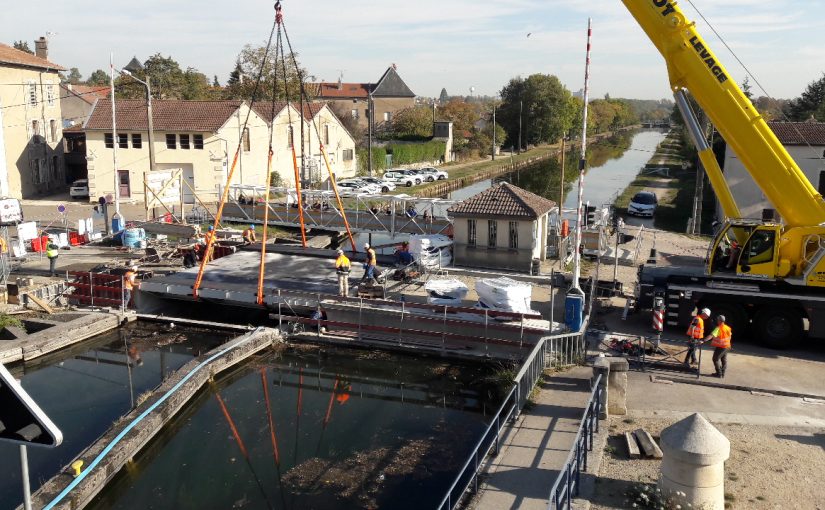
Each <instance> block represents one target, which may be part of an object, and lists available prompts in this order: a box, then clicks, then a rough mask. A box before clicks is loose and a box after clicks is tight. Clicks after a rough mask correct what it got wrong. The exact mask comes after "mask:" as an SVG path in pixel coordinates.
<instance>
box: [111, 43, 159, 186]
mask: <svg viewBox="0 0 825 510" xmlns="http://www.w3.org/2000/svg"><path fill="white" fill-rule="evenodd" d="M135 64H137V65H135ZM142 68H143V66H141V65H140V62H138V61H137V59H132V61H131V62H129V65H127V66H126V67H125V68H123V69H121V70H120V74H122V75H125V76H128V77H130V78H132V79H133V80H135V81H136V82H138V83H140V84H142V85H143V86H144V87H146V120H147V127H148V130H149V139H148V142H149V170H154V169H155V128H154V124H153V122H152V86H151V85H150V82H149V76H146V81H143V80H141V79H140V78H138V77H136V76H135V75H134V74H133V72H134V71H137V70H140V69H142Z"/></svg>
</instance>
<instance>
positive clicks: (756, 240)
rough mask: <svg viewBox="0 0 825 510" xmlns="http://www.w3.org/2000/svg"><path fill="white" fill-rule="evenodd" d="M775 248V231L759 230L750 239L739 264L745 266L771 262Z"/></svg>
mask: <svg viewBox="0 0 825 510" xmlns="http://www.w3.org/2000/svg"><path fill="white" fill-rule="evenodd" d="M775 246H776V233H775V232H774V231H773V230H757V231H756V232H754V233H753V235H752V236H751V238H750V239H748V244H747V245H745V250H744V252H743V254H742V258H741V259H740V262H739V263H740V264H741V265H743V266H744V265H753V264H764V263H766V262H771V261H773V252H774V248H775Z"/></svg>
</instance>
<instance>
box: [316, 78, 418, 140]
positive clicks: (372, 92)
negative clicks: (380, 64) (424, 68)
mask: <svg viewBox="0 0 825 510" xmlns="http://www.w3.org/2000/svg"><path fill="white" fill-rule="evenodd" d="M307 89H308V91H309V92H310V94H311V95H312V97H313V98H314V99H316V100H319V101H323V102H326V103H328V104H329V105H330V107H331V108H332V109H333V110H335V111H336V112H338V114H340V115H344V114H347V115H349V116H350V117H351V118H353V119H355V120H357V121H358V126H359V127H361V128H363V129H367V126H368V125H367V119H369V111H370V98H371V99H372V107H373V109H374V110H375V120H374V122H373V127H374V128H375V129H377V130H380V129H381V128H382V126H383V125H384V124H388V123H390V122H392V118H393V116H394V115H395V113H396V112H398V111H400V110H403V109H405V108H412V107H413V106H415V93H413V91H412V90H410V88H409V87H408V86H407V84H406V83H404V80H402V79H401V76H399V74H398V71H397V69H396V68H395V65H392V66H390V67H388V68H387V70H386V71H385V72H384V74H383V75H382V76H381V78H380V79H379V80H378V81H377V82H376V83H344V82H342V81H340V80H339V81H338V82H331V83H329V82H321V83H309V84H308V87H307Z"/></svg>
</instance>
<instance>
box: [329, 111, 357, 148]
mask: <svg viewBox="0 0 825 510" xmlns="http://www.w3.org/2000/svg"><path fill="white" fill-rule="evenodd" d="M330 109H332V113H334V114H335V116H336V117H338V120H340V121H341V124H343V125H344V127H345V128H347V131H349V134H351V135H352V138H353V139H354V140H355V146H356V147H357V146H360V145H362V143H363V141H364V129H363V128H362V127H361V126H360V125H358V119H357V118H356V117H353V116H352V111H351V110H349V109H347V107H346V106H345V105H341V104H337V103H331V104H330Z"/></svg>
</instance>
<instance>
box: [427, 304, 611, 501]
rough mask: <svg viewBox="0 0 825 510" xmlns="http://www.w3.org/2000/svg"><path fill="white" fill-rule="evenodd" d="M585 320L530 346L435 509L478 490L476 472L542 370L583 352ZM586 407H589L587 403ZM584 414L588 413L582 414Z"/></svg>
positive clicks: (587, 318) (523, 402) (517, 410)
mask: <svg viewBox="0 0 825 510" xmlns="http://www.w3.org/2000/svg"><path fill="white" fill-rule="evenodd" d="M588 322H589V317H586V318H585V320H584V324H583V326H582V329H581V331H579V332H576V333H567V334H562V335H554V336H549V337H544V338H542V339H541V340H539V342H538V343H537V344H536V345H535V347H533V350H532V351H531V352H530V355H529V356H528V357H527V359H526V360H525V362H524V364H523V365H522V367H521V370H519V372H518V374H517V375H516V377H515V379H514V383H515V384H514V385H513V387H512V388H511V389H510V392H509V393H508V394H507V396H506V397H505V398H504V401H503V402H502V403H501V406H500V407H499V408H498V411H497V412H496V413H495V414H494V415H493V418H492V420H490V424H489V425H488V426H487V428H486V429H485V430H484V433H483V434H482V435H481V439H479V441H478V443H476V445H475V447H474V448H473V449H472V452H471V453H470V456H469V458H468V459H467V460H466V462H464V465H463V466H462V467H461V469H460V470H459V472H458V475H456V478H455V480H453V483H452V485H451V486H450V488H449V489H448V490H447V494H446V495H445V496H444V498H443V499H442V500H441V503H440V504H439V505H438V506H437V507H436V508H437V509H438V510H453V509H454V508H455V507H456V506H457V505H458V503H459V502H460V501H461V499H462V497H463V496H464V495H465V494H466V493H467V491H468V489H470V487H471V486H472V492H473V494H475V493H476V492H477V491H478V472H479V469H480V468H481V463H482V462H483V461H484V459H485V458H486V457H487V455H489V454H490V452H491V451H493V455H498V448H499V438H500V437H501V431H502V429H503V428H504V426H505V425H506V424H507V422H508V421H510V420H515V419H516V418H518V415H519V413H520V412H521V409H522V408H523V407H524V405H525V404H526V403H527V401H528V400H529V397H530V392H531V391H532V390H533V387H534V386H535V385H536V383H538V382H539V381H540V380H541V376H542V374H543V372H544V369H545V368H547V366H548V365H553V366H562V364H563V363H564V361H563V360H570V363H571V364H572V363H573V360H575V359H576V358H577V356H578V355H579V354H580V353H581V352H583V349H584V335H585V332H586V331H587V325H588ZM567 351H570V352H567ZM591 400H592V396H591ZM588 409H590V407H589V406H588ZM596 409H597V410H596V417H597V418H598V407H597V408H596ZM585 415H587V414H586V413H585ZM591 443H592V437H591Z"/></svg>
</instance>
